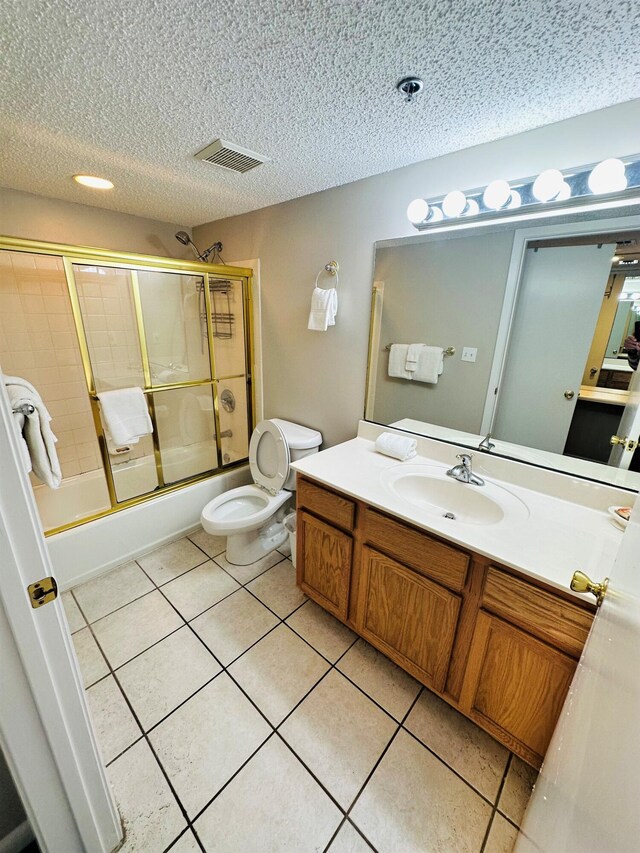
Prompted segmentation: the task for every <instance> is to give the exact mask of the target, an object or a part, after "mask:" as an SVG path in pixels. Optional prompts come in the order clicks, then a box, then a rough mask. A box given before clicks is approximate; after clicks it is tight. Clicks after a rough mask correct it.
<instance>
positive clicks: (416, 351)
mask: <svg viewBox="0 0 640 853" xmlns="http://www.w3.org/2000/svg"><path fill="white" fill-rule="evenodd" d="M423 346H424V344H409V346H408V347H407V360H406V362H405V365H404V369H405V370H408V371H409V373H413V371H414V370H415V369H416V367H417V366H418V357H419V355H420V350H421V349H422V347H423Z"/></svg>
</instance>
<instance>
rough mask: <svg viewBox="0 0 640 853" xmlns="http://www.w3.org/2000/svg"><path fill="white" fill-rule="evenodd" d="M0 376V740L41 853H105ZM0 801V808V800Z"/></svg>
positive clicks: (115, 834) (103, 785)
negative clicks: (35, 587)
mask: <svg viewBox="0 0 640 853" xmlns="http://www.w3.org/2000/svg"><path fill="white" fill-rule="evenodd" d="M19 460H20V454H19V445H18V437H17V434H16V432H15V429H14V425H13V420H12V413H11V408H10V404H9V400H8V397H7V394H6V389H5V386H4V382H3V381H2V374H1V373H0V472H1V474H0V666H1V668H2V682H3V683H2V688H1V690H0V743H1V745H2V748H3V751H4V752H5V754H6V758H7V763H8V764H9V767H10V768H11V771H12V774H13V776H14V779H15V782H16V787H17V788H18V792H19V793H20V795H21V798H22V800H23V802H24V805H25V809H26V811H27V815H28V817H29V820H30V822H31V824H32V828H33V830H34V832H35V835H36V838H37V840H38V843H39V845H40V848H41V850H42V851H43V853H62V851H64V853H76V851H77V853H81V851H91V853H94V851H95V853H108V851H110V850H113V849H114V848H115V847H116V846H117V844H118V843H119V841H120V839H121V838H122V830H121V826H120V821H119V819H118V815H117V812H116V809H115V806H114V803H113V799H112V795H111V792H110V790H109V786H108V783H107V780H106V775H105V772H104V768H103V767H102V762H101V760H100V757H99V753H98V748H97V744H96V740H95V737H94V733H93V730H92V727H91V723H90V718H89V713H88V709H87V704H86V699H85V694H84V690H83V687H82V681H81V678H80V673H79V670H78V666H77V663H76V659H75V654H74V651H73V646H72V642H71V636H70V633H69V628H68V625H67V621H66V618H65V614H64V610H63V608H62V602H61V600H60V598H58V599H57V600H55V601H51V602H50V603H48V604H45V605H44V606H42V607H41V608H38V609H34V608H32V607H31V603H30V598H29V596H28V593H27V586H28V585H29V584H31V583H34V582H36V581H39V580H42V579H43V578H46V577H48V576H50V575H51V574H52V567H51V562H50V559H49V555H48V553H47V549H46V545H45V541H44V537H43V534H42V530H41V527H40V521H39V518H38V514H37V511H36V506H35V501H34V499H33V493H32V491H31V488H30V486H29V481H28V478H27V475H26V474H25V472H24V469H23V468H22V467H21V466H20V465H19V462H18V461H19ZM0 807H1V805H0Z"/></svg>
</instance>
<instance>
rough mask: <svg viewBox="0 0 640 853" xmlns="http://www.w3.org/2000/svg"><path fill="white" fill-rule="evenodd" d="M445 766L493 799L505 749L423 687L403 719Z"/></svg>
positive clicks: (502, 774) (497, 788)
mask: <svg viewBox="0 0 640 853" xmlns="http://www.w3.org/2000/svg"><path fill="white" fill-rule="evenodd" d="M404 725H405V728H407V729H409V731H410V732H412V733H413V734H414V735H415V736H416V737H418V738H419V739H420V740H421V741H422V742H423V743H424V744H425V746H428V747H429V749H431V750H432V751H433V752H435V753H436V755H438V756H439V757H440V758H441V759H442V760H443V761H444V762H445V763H446V764H448V765H449V767H451V768H453V770H455V771H456V772H457V773H459V774H460V775H461V776H462V777H463V779H466V780H467V782H469V784H470V785H473V787H474V788H475V789H476V790H477V791H479V792H480V793H481V794H483V795H484V796H485V797H486V798H487V799H488V800H491V802H495V800H496V797H497V796H498V790H499V788H500V783H501V782H502V777H503V776H504V771H505V768H506V766H507V761H508V759H509V751H508V750H507V749H506V748H505V747H504V746H502V745H501V744H499V743H498V742H497V741H496V740H494V739H493V738H492V737H491V735H488V734H487V733H486V732H484V731H483V730H482V729H481V728H479V727H478V726H476V724H475V723H473V722H471V720H469V719H467V718H466V717H463V716H462V714H460V713H458V711H456V710H455V708H452V707H451V706H450V705H447V703H446V702H444V701H443V700H442V699H440V698H439V697H438V696H436V695H435V694H434V693H431V692H430V691H429V690H424V691H423V692H422V695H421V696H420V698H419V699H418V701H417V702H416V704H415V705H414V707H413V708H412V709H411V713H410V714H409V716H408V717H407V719H406V721H405V724H404Z"/></svg>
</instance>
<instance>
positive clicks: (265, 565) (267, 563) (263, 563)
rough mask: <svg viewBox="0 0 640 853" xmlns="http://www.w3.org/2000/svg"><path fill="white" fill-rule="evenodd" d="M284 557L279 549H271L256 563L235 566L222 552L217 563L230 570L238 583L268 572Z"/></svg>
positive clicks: (217, 558)
mask: <svg viewBox="0 0 640 853" xmlns="http://www.w3.org/2000/svg"><path fill="white" fill-rule="evenodd" d="M282 559H283V556H282V554H280V553H279V552H278V551H271V553H270V554H267V556H266V557H262V559H260V560H258V561H257V562H255V563H250V564H249V565H248V566H234V564H233V563H230V562H229V561H228V560H227V558H226V555H225V554H220V555H219V556H218V557H216V563H218V564H219V565H221V566H222V568H223V569H224V570H225V571H227V572H229V574H230V575H232V577H234V578H235V579H236V580H237V581H238V583H241V584H245V583H249V581H251V580H253V579H254V578H256V577H258V575H261V574H262V573H263V572H266V571H267V569H270V568H271V566H275V564H276V563H279V562H280V560H282Z"/></svg>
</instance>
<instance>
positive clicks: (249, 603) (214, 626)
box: [191, 589, 278, 666]
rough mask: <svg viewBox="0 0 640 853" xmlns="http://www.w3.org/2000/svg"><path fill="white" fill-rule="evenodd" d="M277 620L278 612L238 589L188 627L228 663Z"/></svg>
mask: <svg viewBox="0 0 640 853" xmlns="http://www.w3.org/2000/svg"><path fill="white" fill-rule="evenodd" d="M277 624H278V618H277V616H274V615H273V613H271V611H270V610H267V608H266V607H265V606H264V605H262V604H260V602H259V601H257V600H256V599H255V598H254V597H253V596H252V595H250V594H249V593H248V592H246V591H245V590H244V589H239V590H238V591H237V592H234V593H233V595H230V596H229V597H228V598H225V599H224V601H221V602H220V603H219V604H216V606H215V607H212V608H210V609H209V610H207V611H206V612H205V613H203V614H202V615H201V616H198V617H197V619H194V620H193V622H191V627H192V628H193V630H194V631H196V633H197V634H198V636H200V637H202V639H203V641H204V642H205V643H206V644H207V646H208V647H209V648H210V649H211V651H212V652H213V653H214V655H215V656H216V657H217V658H218V660H219V661H221V662H222V664H223V666H227V665H228V664H230V663H231V661H232V660H235V659H236V658H237V657H238V656H239V655H241V654H242V653H243V652H244V651H246V650H247V649H248V648H249V646H252V645H253V644H254V643H256V642H257V641H258V640H259V639H260V638H261V637H264V635H265V634H266V633H267V632H268V631H270V630H271V629H272V628H273V627H274V625H277Z"/></svg>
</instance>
